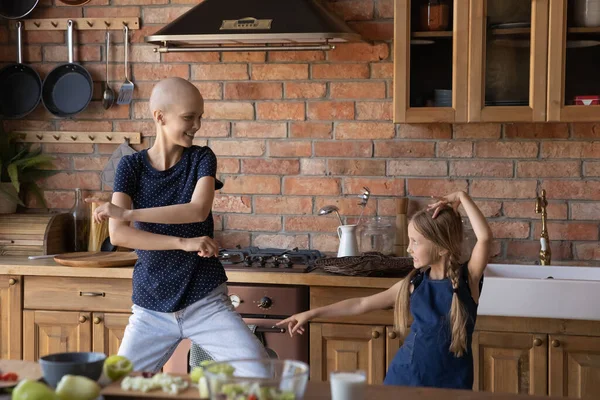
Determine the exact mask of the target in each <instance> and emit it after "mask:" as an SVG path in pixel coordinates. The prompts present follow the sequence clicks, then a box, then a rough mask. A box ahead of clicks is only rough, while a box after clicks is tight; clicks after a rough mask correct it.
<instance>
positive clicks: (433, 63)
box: [393, 0, 479, 123]
mask: <svg viewBox="0 0 600 400" xmlns="http://www.w3.org/2000/svg"><path fill="white" fill-rule="evenodd" d="M478 1H479V0H478ZM422 7H424V5H423V4H422V2H419V1H416V0H396V1H395V19H394V21H395V30H394V63H395V72H394V96H393V97H394V122H396V123H398V122H404V123H415V122H439V121H446V122H466V120H467V73H468V69H467V67H468V65H467V64H468V58H467V49H468V19H469V0H448V5H440V6H439V7H444V8H446V9H445V11H442V12H441V14H443V15H444V16H443V17H442V19H444V20H446V21H447V26H446V27H444V28H443V29H442V30H437V31H431V30H428V28H427V27H426V26H424V22H423V18H422V13H423V12H427V10H422V9H421V8H422ZM452 16H453V17H452ZM425 20H427V18H425Z"/></svg>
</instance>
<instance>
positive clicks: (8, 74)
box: [0, 1, 42, 119]
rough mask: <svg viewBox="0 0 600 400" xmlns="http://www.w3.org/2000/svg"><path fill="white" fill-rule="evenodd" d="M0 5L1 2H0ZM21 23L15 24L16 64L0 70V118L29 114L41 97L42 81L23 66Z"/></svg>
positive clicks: (14, 117)
mask: <svg viewBox="0 0 600 400" xmlns="http://www.w3.org/2000/svg"><path fill="white" fill-rule="evenodd" d="M0 3H1V1H0ZM22 32H23V23H22V22H21V21H19V22H17V64H11V65H7V66H6V67H4V68H2V70H0V118H6V119H17V118H23V117H24V116H26V115H27V114H29V113H31V112H32V111H33V110H35V108H36V107H37V105H38V104H39V103H40V99H41V97H42V80H41V79H40V76H39V75H38V73H37V72H35V70H34V69H33V68H31V67H30V66H28V65H25V64H23V43H22V42H23V38H22Z"/></svg>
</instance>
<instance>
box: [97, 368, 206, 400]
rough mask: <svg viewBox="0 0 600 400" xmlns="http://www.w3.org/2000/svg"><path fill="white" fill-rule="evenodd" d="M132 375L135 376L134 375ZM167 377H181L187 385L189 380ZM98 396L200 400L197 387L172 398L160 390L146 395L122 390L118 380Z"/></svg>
mask: <svg viewBox="0 0 600 400" xmlns="http://www.w3.org/2000/svg"><path fill="white" fill-rule="evenodd" d="M132 375H136V374H135V373H134V374H132ZM169 375H174V376H182V377H183V378H184V379H185V380H187V381H188V383H189V378H188V376H187V375H181V374H169ZM100 394H101V395H102V396H103V397H104V398H105V399H106V400H110V399H120V398H123V397H135V398H140V399H141V398H144V399H177V400H179V399H194V400H199V399H200V395H199V393H198V387H197V386H191V385H190V386H189V387H188V388H187V389H186V390H185V391H183V392H181V393H179V394H178V395H176V396H174V395H172V394H168V393H165V392H163V391H162V390H160V389H159V390H153V391H151V392H147V393H144V392H140V391H133V390H123V389H121V381H120V380H119V381H117V382H113V383H111V384H110V385H108V386H106V387H105V388H104V389H102V391H101V392H100Z"/></svg>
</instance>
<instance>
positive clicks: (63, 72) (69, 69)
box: [42, 20, 94, 118]
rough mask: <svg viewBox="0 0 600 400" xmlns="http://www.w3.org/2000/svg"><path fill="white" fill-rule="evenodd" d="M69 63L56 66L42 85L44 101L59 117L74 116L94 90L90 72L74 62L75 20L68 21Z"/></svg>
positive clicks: (83, 106)
mask: <svg viewBox="0 0 600 400" xmlns="http://www.w3.org/2000/svg"><path fill="white" fill-rule="evenodd" d="M67 45H68V48H69V50H68V53H69V63H68V64H63V65H60V66H58V67H56V68H54V69H53V70H52V71H50V73H49V74H48V76H47V77H46V79H45V80H44V84H43V86H42V101H43V103H44V106H46V108H47V109H48V111H50V113H52V114H54V115H56V116H57V117H63V118H65V117H72V116H73V115H75V114H77V113H80V112H81V111H83V110H84V109H85V108H86V107H87V106H88V104H89V103H90V100H92V93H93V90H94V82H93V81H92V76H91V75H90V73H89V72H88V71H87V70H86V69H85V68H83V67H82V66H81V65H79V64H75V63H73V21H72V20H69V21H68V22H67Z"/></svg>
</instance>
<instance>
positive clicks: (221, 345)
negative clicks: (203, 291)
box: [119, 284, 268, 372]
mask: <svg viewBox="0 0 600 400" xmlns="http://www.w3.org/2000/svg"><path fill="white" fill-rule="evenodd" d="M131 310H132V312H133V315H132V316H131V317H129V324H127V328H125V334H124V335H123V341H122V342H121V346H120V347H119V355H123V356H125V357H127V358H128V359H130V360H131V361H132V362H133V365H134V368H135V370H136V371H152V372H158V371H160V369H161V368H162V367H163V365H164V364H165V363H166V362H167V360H169V358H170V357H171V355H172V354H173V352H174V351H175V349H176V348H177V345H178V344H179V342H181V340H182V339H190V340H191V341H192V342H194V343H196V344H197V345H199V346H202V348H203V349H204V350H205V351H206V352H207V353H208V354H209V355H210V356H211V357H212V359H213V360H215V361H226V360H232V359H243V358H267V357H268V355H267V353H266V351H265V348H264V346H263V345H262V344H261V343H260V341H259V340H258V339H257V338H256V336H254V334H252V332H251V331H250V330H249V329H248V327H247V326H246V324H245V323H244V321H243V320H242V317H241V316H240V315H239V314H238V313H237V312H235V311H234V309H233V306H232V305H231V302H230V301H229V297H228V295H227V285H226V284H223V285H221V286H219V287H218V288H216V289H215V290H213V291H212V292H211V293H210V294H209V295H208V296H206V297H205V298H203V299H202V300H199V301H197V302H196V303H194V304H192V305H190V306H188V307H186V308H184V309H182V310H179V311H176V312H173V313H161V312H157V311H152V310H147V309H145V308H142V307H139V306H136V305H134V306H133V307H132V308H131Z"/></svg>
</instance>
